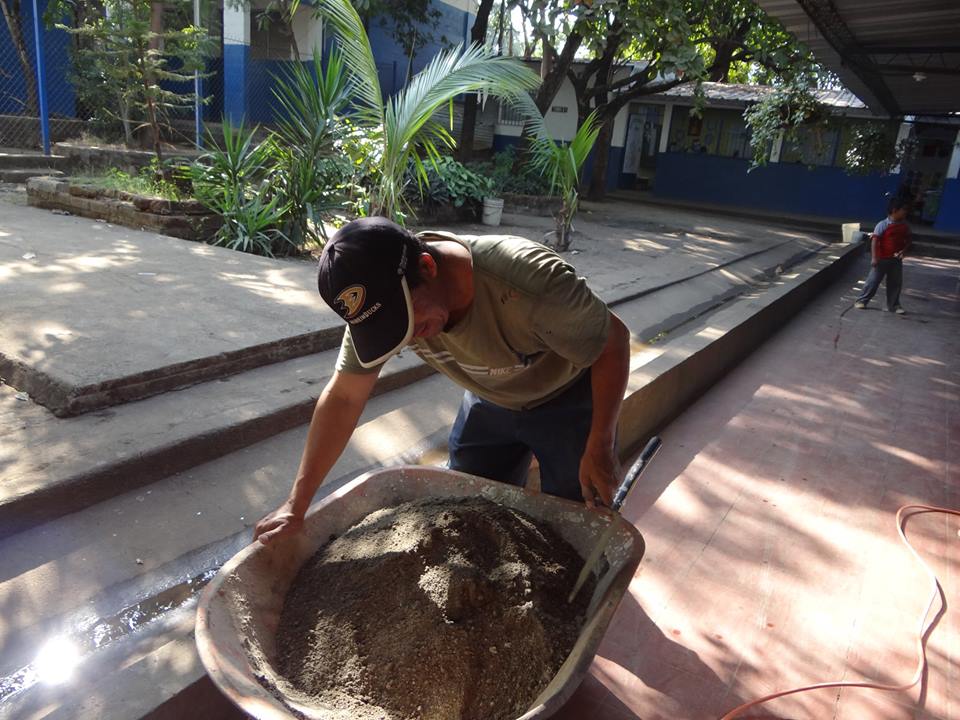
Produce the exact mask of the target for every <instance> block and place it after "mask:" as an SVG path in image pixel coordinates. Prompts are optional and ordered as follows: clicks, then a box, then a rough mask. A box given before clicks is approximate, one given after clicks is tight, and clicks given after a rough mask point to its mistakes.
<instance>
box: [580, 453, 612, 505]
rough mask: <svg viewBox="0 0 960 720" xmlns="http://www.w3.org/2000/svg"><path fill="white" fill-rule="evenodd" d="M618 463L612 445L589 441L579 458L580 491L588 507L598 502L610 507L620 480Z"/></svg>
mask: <svg viewBox="0 0 960 720" xmlns="http://www.w3.org/2000/svg"><path fill="white" fill-rule="evenodd" d="M620 475H621V472H620V463H619V461H618V460H617V457H616V454H615V453H614V451H613V448H612V447H608V446H606V445H599V446H597V445H592V444H591V443H590V442H589V441H588V442H587V447H586V449H585V450H584V451H583V457H582V458H580V491H581V492H582V493H583V500H584V502H585V503H586V504H587V507H589V508H595V507H596V506H597V504H598V503H600V504H602V505H605V506H607V507H610V505H612V504H613V494H614V493H615V492H616V490H617V484H618V483H619V482H620Z"/></svg>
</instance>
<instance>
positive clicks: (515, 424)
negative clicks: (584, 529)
mask: <svg viewBox="0 0 960 720" xmlns="http://www.w3.org/2000/svg"><path fill="white" fill-rule="evenodd" d="M592 417H593V395H592V388H591V385H590V372H589V371H587V372H585V373H584V374H583V377H581V378H580V379H579V380H577V381H576V382H575V383H574V384H573V385H572V386H570V387H569V388H568V389H567V390H565V391H564V392H563V394H562V395H559V396H558V397H555V398H554V399H553V400H550V401H549V402H546V403H544V404H543V405H540V406H538V407H535V408H533V409H532V410H507V409H506V408H502V407H500V406H499V405H494V404H493V403H490V402H487V401H486V400H481V399H480V398H479V397H477V396H476V395H474V394H473V393H472V392H470V391H467V392H466V393H465V394H464V396H463V402H462V403H461V405H460V412H459V413H458V414H457V419H456V421H455V422H454V423H453V429H452V430H451V431H450V442H449V445H450V468H451V469H452V470H459V471H460V472H465V473H470V474H471V475H479V476H480V477H485V478H489V479H491V480H499V481H501V482H505V483H510V484H511V485H518V486H520V487H522V486H523V485H524V484H525V483H526V481H527V470H528V469H529V467H530V460H531V457H532V456H534V455H536V457H537V460H538V461H539V463H540V489H541V490H542V491H543V492H545V493H549V494H550V495H557V496H559V497H563V498H567V499H568V500H582V499H583V495H582V493H581V492H580V458H581V457H583V451H584V448H586V446H587V436H588V435H589V434H590V421H591V419H592Z"/></svg>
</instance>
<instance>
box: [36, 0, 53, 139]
mask: <svg viewBox="0 0 960 720" xmlns="http://www.w3.org/2000/svg"><path fill="white" fill-rule="evenodd" d="M33 45H34V48H35V49H36V51H37V97H38V98H39V100H40V138H41V140H42V142H43V154H44V155H49V154H50V115H49V113H48V112H47V73H46V71H45V66H44V60H43V33H42V31H41V29H40V9H39V8H38V7H37V0H33Z"/></svg>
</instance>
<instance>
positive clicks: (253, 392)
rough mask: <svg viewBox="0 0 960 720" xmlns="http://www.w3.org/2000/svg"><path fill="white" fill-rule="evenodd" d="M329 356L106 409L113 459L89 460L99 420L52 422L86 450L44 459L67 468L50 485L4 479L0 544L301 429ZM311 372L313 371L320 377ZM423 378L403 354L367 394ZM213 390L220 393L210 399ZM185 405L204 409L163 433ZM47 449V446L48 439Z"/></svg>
mask: <svg viewBox="0 0 960 720" xmlns="http://www.w3.org/2000/svg"><path fill="white" fill-rule="evenodd" d="M338 342H339V335H338ZM335 357H336V351H330V352H327V353H323V354H321V355H319V356H316V355H313V356H308V357H304V358H298V359H296V360H292V361H287V362H285V363H280V364H278V365H274V366H270V367H266V368H260V369H258V370H255V371H253V372H251V373H248V374H245V375H240V376H237V377H236V378H226V379H224V382H225V383H227V384H230V383H232V384H231V385H230V387H229V388H227V387H225V385H223V384H221V383H216V386H217V387H209V386H208V385H203V386H199V387H197V388H188V389H185V390H181V391H180V392H178V393H176V394H175V395H176V398H175V399H173V398H167V397H166V396H164V397H161V398H156V399H155V400H148V401H146V402H143V403H135V404H133V405H130V406H128V407H123V408H119V409H117V410H116V411H111V412H116V413H117V414H119V415H120V417H119V423H120V424H121V425H122V426H123V429H124V430H126V432H127V434H126V435H124V436H122V437H120V438H119V439H118V443H117V445H118V446H117V447H115V448H113V453H111V454H112V456H113V459H112V460H110V461H107V462H102V461H101V462H97V461H96V460H95V458H96V455H97V450H98V448H97V447H96V446H95V443H96V440H97V438H98V432H103V429H102V428H103V419H102V418H98V417H96V416H95V415H86V416H82V417H78V418H71V419H69V420H65V421H62V422H68V423H70V425H69V426H68V427H65V428H64V433H65V434H71V435H74V436H78V437H81V438H89V439H90V441H92V443H93V444H91V447H90V448H89V454H88V455H87V456H85V457H84V456H81V457H80V458H72V457H68V456H64V457H57V456H54V455H52V453H48V456H47V457H46V458H45V459H44V460H45V462H44V465H45V466H47V467H50V466H52V467H57V466H58V464H59V463H58V461H62V463H63V464H65V465H72V468H73V469H71V470H70V471H68V472H67V473H66V474H61V475H59V476H57V477H54V479H53V480H52V481H51V480H50V479H49V475H47V476H46V477H43V478H30V477H27V478H16V477H8V478H5V480H6V482H7V488H6V490H7V492H6V494H4V495H3V496H0V539H2V538H4V537H9V536H11V535H15V534H17V533H19V532H22V531H24V530H26V529H28V528H30V527H34V526H36V525H39V524H41V523H43V522H47V521H49V520H52V519H54V518H57V517H61V516H63V515H66V514H69V513H72V512H77V511H78V510H82V509H83V508H85V507H89V506H91V505H93V504H95V503H98V502H101V501H102V500H105V499H107V498H110V497H113V496H115V495H117V494H119V493H122V492H127V491H129V490H133V489H136V488H138V487H142V486H144V485H149V484H150V483H153V482H156V481H157V480H161V479H163V478H165V477H170V476H171V475H175V474H177V473H179V472H183V471H185V470H189V469H190V468H192V467H195V466H197V465H200V464H201V463H204V462H208V461H210V460H213V459H215V458H218V457H222V456H224V455H227V454H229V453H231V452H235V451H237V450H240V449H242V448H244V447H248V446H250V445H253V444H254V443H257V442H260V441H261V440H265V439H266V438H269V437H272V436H274V435H277V434H279V433H282V432H284V431H286V430H289V429H291V428H294V427H297V426H298V425H303V424H304V423H306V422H308V421H309V420H310V417H311V415H312V414H313V408H314V405H316V401H317V397H318V396H319V394H320V391H321V390H322V389H323V387H324V385H325V384H326V382H327V380H328V379H329V376H330V369H331V368H332V367H333V365H334V360H335ZM317 368H321V370H320V371H319V373H320V374H318V371H317ZM432 373H433V369H432V368H431V367H430V366H428V365H425V364H423V363H422V362H420V360H419V358H417V357H416V356H415V355H414V354H413V353H404V355H403V357H401V358H397V359H396V360H393V361H391V363H390V364H389V365H388V366H387V367H386V368H384V371H383V373H382V374H381V376H380V378H379V380H378V381H377V385H376V387H375V388H374V392H373V394H374V396H376V395H381V394H383V393H387V392H390V391H391V390H395V389H397V388H398V387H403V386H405V385H409V384H410V383H414V382H416V381H417V380H420V379H422V378H424V377H426V376H427V375H430V374H432ZM218 392H219V393H221V394H224V395H225V396H226V397H225V398H224V397H222V396H221V397H218V396H217V393H218ZM251 397H253V398H255V399H256V401H257V406H256V408H255V409H253V408H251V404H250V398H251ZM170 400H174V401H173V402H170ZM191 404H195V405H198V406H200V407H203V408H205V409H206V410H207V411H208V412H209V414H208V415H203V416H200V417H199V418H195V417H190V416H181V418H180V422H179V423H177V424H175V426H173V427H172V428H169V429H168V428H167V427H165V418H166V417H167V416H169V415H171V414H172V415H173V416H176V414H177V413H183V412H184V410H185V407H186V406H189V405H191ZM142 428H151V429H152V430H153V433H155V434H151V435H142V434H140V432H142V430H141V429H142ZM114 432H116V431H114ZM76 442H82V441H75V444H76ZM50 444H51V445H54V446H55V445H56V443H55V442H52V441H51V442H50ZM74 451H75V448H74ZM50 474H52V473H50Z"/></svg>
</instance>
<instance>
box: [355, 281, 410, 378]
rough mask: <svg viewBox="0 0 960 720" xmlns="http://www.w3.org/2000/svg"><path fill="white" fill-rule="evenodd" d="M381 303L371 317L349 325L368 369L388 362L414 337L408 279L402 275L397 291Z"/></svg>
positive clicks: (360, 359) (356, 349)
mask: <svg viewBox="0 0 960 720" xmlns="http://www.w3.org/2000/svg"><path fill="white" fill-rule="evenodd" d="M380 302H381V303H382V304H381V306H380V308H379V309H378V310H377V311H376V312H375V313H373V314H372V315H370V317H368V318H366V319H365V320H364V321H363V322H360V323H357V324H355V325H353V324H351V325H349V328H350V339H351V340H352V341H353V349H354V350H355V351H356V353H357V359H358V360H359V361H360V364H361V365H362V366H363V367H365V368H372V367H376V366H377V365H380V364H382V363H384V362H386V361H387V360H389V359H390V358H391V357H392V356H393V355H396V354H397V353H398V352H400V351H401V350H402V349H403V348H404V347H405V346H406V345H407V343H409V342H410V338H412V337H413V300H411V298H410V288H409V287H407V279H406V278H405V277H401V278H400V284H399V285H398V286H397V290H396V293H395V294H394V295H393V296H391V297H385V298H383V300H381V301H380Z"/></svg>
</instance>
